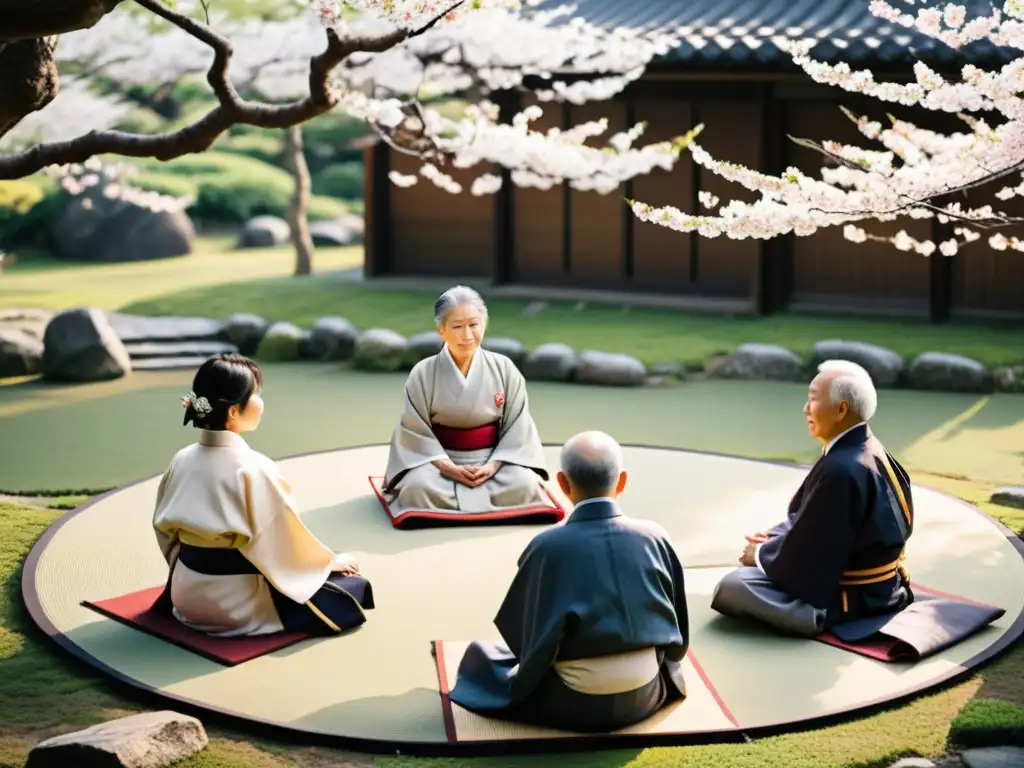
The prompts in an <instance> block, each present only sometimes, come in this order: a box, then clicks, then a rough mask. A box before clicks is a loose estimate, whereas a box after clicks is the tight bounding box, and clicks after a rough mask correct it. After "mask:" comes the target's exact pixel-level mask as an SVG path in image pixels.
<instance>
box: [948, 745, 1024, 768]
mask: <svg viewBox="0 0 1024 768" xmlns="http://www.w3.org/2000/svg"><path fill="white" fill-rule="evenodd" d="M960 756H961V757H962V758H963V761H964V762H965V763H966V764H967V768H1020V766H1022V765H1024V747H1010V746H1007V747H980V748H978V749H965V750H964V751H963V752H962V753H961V754H960Z"/></svg>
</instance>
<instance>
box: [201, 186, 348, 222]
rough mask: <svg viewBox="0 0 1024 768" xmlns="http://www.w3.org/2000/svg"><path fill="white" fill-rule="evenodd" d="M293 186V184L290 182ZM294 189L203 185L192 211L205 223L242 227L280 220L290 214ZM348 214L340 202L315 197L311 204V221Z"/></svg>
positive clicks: (309, 214)
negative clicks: (270, 218) (261, 219)
mask: <svg viewBox="0 0 1024 768" xmlns="http://www.w3.org/2000/svg"><path fill="white" fill-rule="evenodd" d="M289 184H290V180H289ZM291 194H292V191H291V189H290V188H289V189H286V190H282V189H280V188H274V187H270V186H266V185H264V184H262V183H259V182H252V181H249V180H247V179H238V180H232V181H225V182H203V183H202V184H200V185H199V191H198V194H197V195H196V202H195V204H194V205H193V206H192V207H191V208H190V209H189V215H190V216H192V217H193V218H196V219H200V220H205V221H218V222H232V223H239V224H240V223H242V222H245V221H248V220H249V219H251V218H252V217H253V216H264V215H269V216H280V217H281V218H284V217H285V216H286V215H287V213H288V203H289V201H290V199H291ZM345 211H346V208H345V204H344V203H342V202H341V201H340V200H334V199H331V198H328V197H319V196H314V197H313V198H312V199H311V200H310V202H309V211H308V216H309V218H310V220H313V221H317V220H321V219H333V218H335V217H336V216H339V215H341V214H342V213H344V212H345Z"/></svg>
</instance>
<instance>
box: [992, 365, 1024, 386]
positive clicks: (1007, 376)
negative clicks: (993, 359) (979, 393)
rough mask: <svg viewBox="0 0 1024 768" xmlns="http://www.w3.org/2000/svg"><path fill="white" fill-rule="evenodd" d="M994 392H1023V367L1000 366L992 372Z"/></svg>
mask: <svg viewBox="0 0 1024 768" xmlns="http://www.w3.org/2000/svg"><path fill="white" fill-rule="evenodd" d="M992 382H993V384H994V386H995V389H996V392H1024V365H1001V366H999V367H998V368H996V369H994V370H993V371H992Z"/></svg>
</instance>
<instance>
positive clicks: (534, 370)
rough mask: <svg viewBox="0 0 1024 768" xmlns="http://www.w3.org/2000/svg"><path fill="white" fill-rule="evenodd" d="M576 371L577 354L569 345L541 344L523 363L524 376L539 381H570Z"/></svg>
mask: <svg viewBox="0 0 1024 768" xmlns="http://www.w3.org/2000/svg"><path fill="white" fill-rule="evenodd" d="M575 369H576V352H575V351H573V348H572V347H570V346H569V345H568V344H558V343H555V342H550V343H548V344H541V345H540V346H539V347H537V348H536V349H535V350H533V351H532V352H531V353H530V354H528V355H527V356H526V360H524V361H523V375H524V376H525V377H526V378H528V379H535V380H537V381H569V379H570V378H572V375H573V373H574V372H575Z"/></svg>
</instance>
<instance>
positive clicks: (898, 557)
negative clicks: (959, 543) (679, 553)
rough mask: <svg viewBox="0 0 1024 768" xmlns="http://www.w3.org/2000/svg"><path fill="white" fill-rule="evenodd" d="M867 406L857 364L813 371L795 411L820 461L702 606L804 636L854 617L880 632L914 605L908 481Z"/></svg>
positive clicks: (867, 383)
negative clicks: (907, 554)
mask: <svg viewBox="0 0 1024 768" xmlns="http://www.w3.org/2000/svg"><path fill="white" fill-rule="evenodd" d="M877 406H878V395H877V393H876V392H875V387H874V384H873V383H872V381H871V376H870V375H869V374H868V373H867V371H865V370H864V369H863V368H862V367H861V366H859V365H857V364H856V363H852V362H848V361H844V360H829V361H827V362H824V363H822V364H821V365H820V366H819V368H818V375H817V376H815V377H814V380H813V381H812V382H811V384H810V387H809V388H808V394H807V402H806V404H805V405H804V415H805V416H806V418H807V425H808V431H809V432H810V434H811V437H813V438H816V439H817V440H818V441H820V442H821V444H822V452H821V458H820V459H819V460H818V461H817V463H816V464H815V465H814V467H813V468H812V469H811V471H810V472H809V473H808V475H807V477H806V479H805V480H804V482H803V484H802V485H801V486H800V488H799V489H798V490H797V492H796V494H795V495H794V496H793V499H792V500H791V501H790V503H789V515H788V519H787V520H785V521H784V522H782V523H781V524H779V525H777V526H776V527H775V528H773V529H772V530H770V531H768V532H767V533H756V534H754V535H752V536H748V537H747V546H746V548H745V549H744V551H743V554H742V556H741V557H740V563H741V565H742V566H743V567H741V568H738V569H737V570H735V571H733V572H731V573H730V574H728V575H727V576H726V577H725V578H724V579H722V581H721V582H720V583H719V584H718V586H717V588H716V589H715V594H714V596H713V598H712V603H711V607H712V608H714V609H715V610H716V611H718V612H719V613H722V614H725V615H727V616H735V617H745V618H752V619H756V620H760V621H762V622H766V623H768V624H770V625H772V626H774V627H775V628H776V629H778V630H780V631H782V632H784V633H786V634H794V635H800V636H806V637H813V636H815V635H818V634H820V633H821V632H824V631H831V630H833V629H835V628H836V627H840V626H842V625H843V624H845V623H849V622H854V621H856V622H858V625H863V624H865V622H867V623H871V622H872V621H875V622H877V624H878V626H879V627H881V626H882V625H884V624H885V623H886V622H887V621H888V620H889V619H890V618H891V617H892V615H893V614H894V613H897V612H899V611H901V610H903V609H904V608H906V607H907V606H908V605H910V604H911V603H912V602H913V601H914V595H913V593H912V592H911V590H910V581H909V577H908V575H907V572H906V569H905V568H904V567H903V553H904V547H905V545H906V542H907V539H909V538H910V535H911V533H912V532H913V530H914V522H913V521H914V512H913V500H912V498H911V488H910V478H909V476H908V475H907V472H906V470H904V469H903V467H902V466H900V464H899V463H898V462H897V461H896V460H895V459H894V458H893V457H892V456H891V455H889V454H888V453H887V452H886V450H885V448H884V446H883V445H882V443H881V442H879V440H878V439H877V438H876V437H875V436H874V435H873V434H872V433H871V429H870V428H869V427H868V424H867V422H868V420H870V419H871V417H872V416H874V414H875V410H876V408H877Z"/></svg>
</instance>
